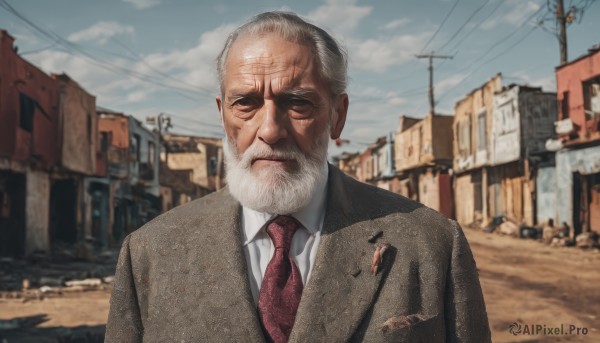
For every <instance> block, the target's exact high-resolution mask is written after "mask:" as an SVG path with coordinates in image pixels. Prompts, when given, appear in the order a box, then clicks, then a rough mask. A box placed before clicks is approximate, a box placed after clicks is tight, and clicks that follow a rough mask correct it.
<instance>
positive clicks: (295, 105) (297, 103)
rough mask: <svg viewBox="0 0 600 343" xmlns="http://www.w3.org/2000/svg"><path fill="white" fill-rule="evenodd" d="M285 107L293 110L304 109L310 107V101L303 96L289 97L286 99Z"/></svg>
mask: <svg viewBox="0 0 600 343" xmlns="http://www.w3.org/2000/svg"><path fill="white" fill-rule="evenodd" d="M287 107H288V108H290V109H292V110H295V111H305V110H308V109H310V108H311V107H312V102H310V100H307V99H303V98H290V99H288V100H287Z"/></svg>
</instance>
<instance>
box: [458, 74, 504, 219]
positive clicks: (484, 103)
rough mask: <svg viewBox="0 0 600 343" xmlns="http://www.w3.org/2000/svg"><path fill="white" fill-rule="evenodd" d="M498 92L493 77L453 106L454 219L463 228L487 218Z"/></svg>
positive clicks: (497, 78) (497, 81) (499, 78)
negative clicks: (493, 126)
mask: <svg viewBox="0 0 600 343" xmlns="http://www.w3.org/2000/svg"><path fill="white" fill-rule="evenodd" d="M501 90H502V76H501V75H500V74H497V75H496V76H494V77H492V78H491V79H490V80H488V81H487V82H486V83H485V84H483V85H482V86H481V87H479V88H477V89H474V90H473V91H471V93H469V94H468V95H467V96H465V97H464V98H463V99H461V100H459V101H458V102H457V103H456V106H455V109H454V113H455V114H454V123H453V131H454V142H453V147H454V148H453V151H454V154H453V159H454V160H453V170H454V173H455V179H454V199H455V207H456V219H457V221H458V222H459V223H461V224H463V225H470V224H474V223H481V222H485V221H487V220H488V219H489V214H490V212H489V209H488V202H487V199H488V190H487V184H488V170H487V167H488V166H489V159H490V156H489V146H490V132H491V128H492V112H493V110H494V94H495V93H496V92H498V91H501Z"/></svg>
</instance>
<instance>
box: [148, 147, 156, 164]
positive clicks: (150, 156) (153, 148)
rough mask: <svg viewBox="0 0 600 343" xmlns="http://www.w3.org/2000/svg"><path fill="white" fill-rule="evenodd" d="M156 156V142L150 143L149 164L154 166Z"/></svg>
mask: <svg viewBox="0 0 600 343" xmlns="http://www.w3.org/2000/svg"><path fill="white" fill-rule="evenodd" d="M155 154H156V146H155V145H154V142H148V164H149V165H150V166H154V163H155V160H154V155H155Z"/></svg>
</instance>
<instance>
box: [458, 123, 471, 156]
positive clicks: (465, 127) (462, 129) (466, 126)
mask: <svg viewBox="0 0 600 343" xmlns="http://www.w3.org/2000/svg"><path fill="white" fill-rule="evenodd" d="M470 145H471V124H470V123H469V121H468V120H463V121H459V122H458V152H459V155H461V156H468V155H469V154H470V149H469V147H470Z"/></svg>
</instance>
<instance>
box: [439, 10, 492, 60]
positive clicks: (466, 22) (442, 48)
mask: <svg viewBox="0 0 600 343" xmlns="http://www.w3.org/2000/svg"><path fill="white" fill-rule="evenodd" d="M489 2H490V0H486V2H484V3H483V5H481V6H479V7H477V9H476V10H475V11H473V13H471V15H470V16H469V18H467V20H466V21H465V22H464V23H463V24H462V25H461V26H460V27H459V28H458V30H456V32H454V34H453V35H452V37H450V39H448V40H447V41H446V43H445V44H444V45H442V46H441V47H440V48H439V49H437V50H438V51H442V50H444V48H445V47H446V46H448V44H450V42H452V40H453V39H454V38H456V36H457V35H458V34H459V33H460V32H461V31H462V29H463V28H464V27H465V26H467V24H468V23H469V22H470V21H471V19H473V17H475V16H476V15H477V13H479V11H481V10H482V9H483V8H484V7H485V6H486V5H487V4H488V3H489Z"/></svg>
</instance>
